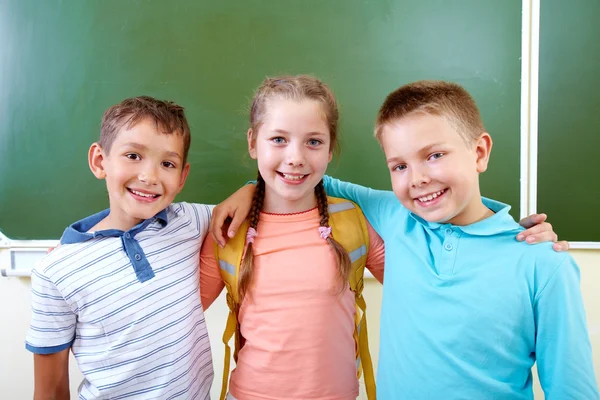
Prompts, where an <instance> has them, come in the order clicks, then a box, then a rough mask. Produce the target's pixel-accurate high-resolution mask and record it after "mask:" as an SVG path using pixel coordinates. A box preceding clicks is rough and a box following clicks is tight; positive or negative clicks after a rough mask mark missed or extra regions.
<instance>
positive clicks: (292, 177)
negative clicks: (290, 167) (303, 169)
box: [281, 173, 305, 181]
mask: <svg viewBox="0 0 600 400" xmlns="http://www.w3.org/2000/svg"><path fill="white" fill-rule="evenodd" d="M281 175H283V177H284V178H285V179H288V180H290V181H300V180H302V179H304V176H305V175H288V174H284V173H282V174H281Z"/></svg>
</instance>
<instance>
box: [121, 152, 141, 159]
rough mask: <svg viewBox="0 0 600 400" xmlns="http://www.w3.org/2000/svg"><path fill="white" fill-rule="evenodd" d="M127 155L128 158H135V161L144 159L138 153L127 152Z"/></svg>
mask: <svg viewBox="0 0 600 400" xmlns="http://www.w3.org/2000/svg"><path fill="white" fill-rule="evenodd" d="M125 157H127V158H128V159H130V160H133V161H139V160H141V159H142V158H141V157H140V155H139V154H137V153H127V154H125Z"/></svg>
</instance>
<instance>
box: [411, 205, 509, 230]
mask: <svg viewBox="0 0 600 400" xmlns="http://www.w3.org/2000/svg"><path fill="white" fill-rule="evenodd" d="M481 200H482V201H483V204H484V205H485V206H486V207H487V208H489V209H490V210H492V211H493V212H494V215H492V216H490V217H488V218H486V219H483V220H481V221H477V222H475V223H473V224H470V225H463V226H459V225H452V224H444V223H439V222H428V221H426V220H424V219H423V218H421V217H419V216H418V215H416V214H414V213H410V215H411V217H412V218H414V219H415V220H417V221H418V222H419V223H421V224H423V225H425V226H427V227H428V228H429V229H432V230H435V229H439V228H441V227H447V226H452V227H453V228H456V229H459V230H461V231H463V232H464V233H466V234H468V235H473V236H493V235H497V234H500V233H503V232H508V231H514V230H519V227H520V226H519V224H517V223H516V222H515V220H514V219H513V217H512V216H511V215H510V214H509V213H508V212H509V211H510V206H509V205H508V204H504V203H501V202H499V201H496V200H492V199H488V198H485V197H482V198H481Z"/></svg>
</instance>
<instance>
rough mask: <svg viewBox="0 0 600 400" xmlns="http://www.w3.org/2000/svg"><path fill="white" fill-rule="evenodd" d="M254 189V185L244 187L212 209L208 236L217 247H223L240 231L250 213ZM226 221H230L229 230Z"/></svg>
mask: <svg viewBox="0 0 600 400" xmlns="http://www.w3.org/2000/svg"><path fill="white" fill-rule="evenodd" d="M255 189H256V185H245V186H243V187H242V188H241V189H238V190H237V191H236V192H235V193H234V194H232V195H231V196H229V197H228V198H227V199H225V200H224V201H223V202H222V203H220V204H219V205H217V206H216V207H215V208H214V209H213V212H212V217H211V219H210V234H211V235H212V237H213V239H215V242H217V243H218V244H219V246H221V247H224V246H225V244H226V243H227V238H228V237H230V238H232V237H234V236H235V234H236V232H237V230H238V229H240V226H241V225H242V223H243V222H244V220H245V219H246V217H247V216H248V213H250V207H251V206H252V197H253V196H254V190H255ZM228 220H231V223H230V224H229V228H227V225H226V223H227V222H228Z"/></svg>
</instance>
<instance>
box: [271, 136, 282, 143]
mask: <svg viewBox="0 0 600 400" xmlns="http://www.w3.org/2000/svg"><path fill="white" fill-rule="evenodd" d="M270 140H271V142H273V143H275V144H284V143H285V139H284V138H282V137H281V136H276V137H274V138H271V139H270Z"/></svg>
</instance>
